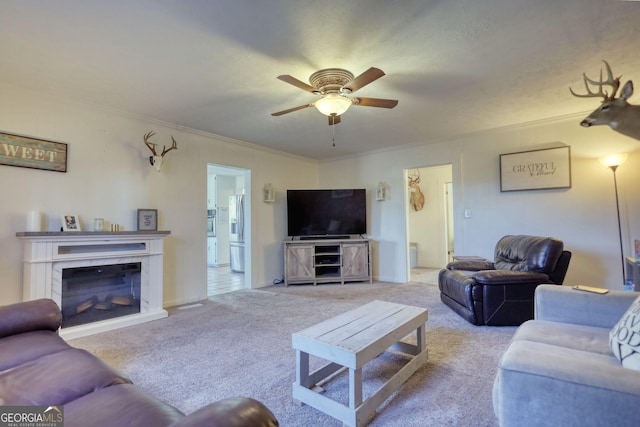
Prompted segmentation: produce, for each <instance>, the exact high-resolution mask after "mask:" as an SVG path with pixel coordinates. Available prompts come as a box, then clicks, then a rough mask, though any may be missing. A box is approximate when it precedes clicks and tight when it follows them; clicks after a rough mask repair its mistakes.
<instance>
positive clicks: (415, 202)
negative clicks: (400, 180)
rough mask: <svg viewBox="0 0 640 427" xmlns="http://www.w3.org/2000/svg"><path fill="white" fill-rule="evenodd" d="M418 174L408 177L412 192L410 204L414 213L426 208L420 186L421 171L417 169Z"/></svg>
mask: <svg viewBox="0 0 640 427" xmlns="http://www.w3.org/2000/svg"><path fill="white" fill-rule="evenodd" d="M416 172H417V173H416V174H414V175H407V178H408V179H409V191H410V192H411V196H410V198H409V204H410V205H411V207H412V208H413V210H414V211H421V210H422V208H423V207H424V194H423V193H422V191H421V190H420V186H419V185H418V184H419V183H420V169H416Z"/></svg>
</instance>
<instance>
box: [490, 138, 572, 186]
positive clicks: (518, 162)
mask: <svg viewBox="0 0 640 427" xmlns="http://www.w3.org/2000/svg"><path fill="white" fill-rule="evenodd" d="M561 188H571V147H570V146H568V145H565V146H562V147H555V148H543V149H540V150H531V151H521V152H518V153H507V154H501V155H500V191H501V192H507V191H524V190H551V189H561Z"/></svg>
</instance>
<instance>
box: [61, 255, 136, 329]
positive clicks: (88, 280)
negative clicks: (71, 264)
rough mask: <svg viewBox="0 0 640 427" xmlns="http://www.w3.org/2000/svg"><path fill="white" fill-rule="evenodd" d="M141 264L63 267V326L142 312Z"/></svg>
mask: <svg viewBox="0 0 640 427" xmlns="http://www.w3.org/2000/svg"><path fill="white" fill-rule="evenodd" d="M140 272H141V263H139V262H132V263H124V264H110V265H96V266H93V267H75V268H65V269H64V270H62V297H61V305H62V327H63V328H68V327H72V326H78V325H84V324H86V323H91V322H99V321H101V320H107V319H112V318H114V317H120V316H128V315H131V314H137V313H140Z"/></svg>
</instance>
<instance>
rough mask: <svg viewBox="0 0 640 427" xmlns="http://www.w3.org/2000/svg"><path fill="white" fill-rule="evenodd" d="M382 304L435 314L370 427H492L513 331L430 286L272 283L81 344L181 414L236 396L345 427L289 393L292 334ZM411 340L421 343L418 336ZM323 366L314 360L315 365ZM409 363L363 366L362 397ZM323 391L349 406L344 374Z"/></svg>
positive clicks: (300, 419) (397, 359) (397, 360)
mask: <svg viewBox="0 0 640 427" xmlns="http://www.w3.org/2000/svg"><path fill="white" fill-rule="evenodd" d="M375 299H379V300H386V301H392V302H398V303H402V304H407V305H416V306H420V307H426V308H427V309H428V310H429V320H428V321H427V327H426V335H427V346H428V349H429V361H428V362H427V364H426V365H425V366H424V367H422V368H421V369H420V370H418V372H416V373H415V374H414V375H413V376H412V377H411V378H410V379H409V380H408V381H407V382H406V383H405V384H404V385H403V386H402V387H401V388H400V389H399V390H398V391H397V392H396V393H395V394H394V395H393V396H392V397H391V398H390V399H388V400H387V401H386V402H385V403H384V404H383V406H382V407H381V408H379V411H378V415H377V416H376V417H375V418H374V419H373V421H372V422H371V423H370V426H374V427H375V426H402V427H408V426H416V427H417V426H495V425H497V419H496V418H495V415H494V414H493V408H492V404H491V389H492V384H493V378H494V376H495V373H496V367H497V364H498V360H499V358H500V356H501V354H502V352H503V351H504V350H505V349H506V347H507V345H508V343H509V341H510V339H511V336H512V335H513V332H514V331H515V328H513V327H507V328H504V327H503V328H500V327H477V326H473V325H470V324H469V323H467V322H466V321H464V320H463V319H461V318H460V317H459V316H457V315H456V314H455V313H453V312H452V311H451V310H450V309H449V308H448V307H446V306H445V305H444V304H442V303H441V302H440V299H439V293H438V289H437V286H436V285H433V284H429V283H416V282H412V283H408V284H392V283H374V284H368V283H362V284H360V283H354V284H348V285H319V286H312V285H299V286H289V287H284V286H282V285H278V286H271V287H268V288H263V289H260V290H241V291H235V292H231V293H228V294H222V295H217V296H215V297H212V298H211V300H209V301H205V302H204V303H203V304H202V305H201V306H196V307H193V308H190V309H186V310H179V309H171V310H170V316H169V318H167V319H162V320H157V321H153V322H149V323H145V324H142V325H137V326H132V327H129V328H123V329H119V330H116V331H110V332H105V333H102V334H97V335H94V336H90V337H85V338H79V339H75V340H72V341H71V344H72V345H74V346H77V347H80V348H85V349H87V350H89V351H91V352H93V353H95V354H96V355H98V356H99V357H101V358H102V359H103V360H105V361H106V362H107V363H108V364H110V365H111V366H114V367H115V368H117V369H119V370H121V371H122V372H124V373H125V374H126V375H128V376H129V377H130V378H131V379H132V380H133V382H134V383H136V384H137V385H138V386H140V387H141V388H143V389H145V390H147V391H149V392H150V393H152V394H154V395H155V396H157V397H159V398H161V399H163V400H165V401H167V402H169V403H171V404H172V405H174V406H176V407H177V408H179V409H180V410H182V411H184V412H187V413H189V412H192V411H194V410H196V409H197V408H199V407H201V406H204V405H206V404H207V403H210V402H213V401H215V400H218V399H222V398H225V397H230V396H238V395H244V396H251V397H254V398H256V399H258V400H260V401H262V402H263V403H265V404H266V405H267V406H268V407H269V408H270V409H271V410H272V412H273V413H274V414H275V416H276V417H277V418H278V420H279V421H280V425H281V426H304V427H309V426H322V427H325V426H340V425H342V423H340V422H339V421H337V420H335V419H334V418H331V417H330V416H328V415H325V414H323V413H321V412H319V411H317V410H316V409H314V408H312V407H309V406H306V405H305V406H298V405H296V404H295V403H294V401H293V399H292V397H291V384H292V383H293V381H294V379H295V352H294V350H293V349H292V347H291V334H292V333H293V332H296V331H298V330H300V329H303V328H305V327H308V326H311V325H313V324H315V323H318V322H320V321H322V320H324V319H327V318H329V317H332V316H334V315H336V314H339V313H342V312H345V311H347V310H350V309H352V308H354V307H357V306H359V305H362V304H365V303H367V302H369V301H372V300H375ZM408 341H413V342H415V339H414V338H413V337H411V336H410V337H409V338H408ZM323 362H324V361H322V360H320V359H317V358H313V357H312V358H311V363H312V368H314V367H318V366H321V364H323ZM404 362H405V360H404V359H403V358H402V357H401V356H400V355H398V354H396V353H388V352H387V353H383V355H381V356H380V357H378V358H377V359H376V360H375V361H374V362H372V363H370V364H369V365H367V366H366V367H365V369H364V370H363V371H364V378H365V387H364V394H365V397H366V396H367V395H368V394H370V393H372V391H373V390H375V388H376V387H377V386H379V385H380V384H381V383H382V382H383V381H384V379H385V378H388V377H389V376H390V375H392V374H393V373H395V371H396V370H397V369H398V367H399V366H401V365H402V363H404ZM326 388H327V392H326V393H327V394H328V395H330V396H332V397H333V398H335V399H337V400H339V401H342V402H344V403H346V396H347V393H348V381H347V378H346V375H344V374H343V375H340V376H338V377H337V378H335V379H334V380H332V381H331V382H330V383H329V384H328V385H326Z"/></svg>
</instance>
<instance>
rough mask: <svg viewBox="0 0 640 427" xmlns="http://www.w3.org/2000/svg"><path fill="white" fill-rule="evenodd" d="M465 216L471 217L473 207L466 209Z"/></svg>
mask: <svg viewBox="0 0 640 427" xmlns="http://www.w3.org/2000/svg"><path fill="white" fill-rule="evenodd" d="M464 217H465V218H471V209H465V210H464Z"/></svg>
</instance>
